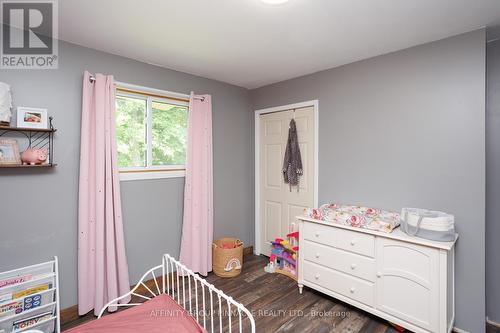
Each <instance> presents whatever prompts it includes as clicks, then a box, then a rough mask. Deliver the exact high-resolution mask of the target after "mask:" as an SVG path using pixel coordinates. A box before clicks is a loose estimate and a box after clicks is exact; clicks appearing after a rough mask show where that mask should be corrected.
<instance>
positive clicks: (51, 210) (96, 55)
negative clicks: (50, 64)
mask: <svg viewBox="0 0 500 333" xmlns="http://www.w3.org/2000/svg"><path fill="white" fill-rule="evenodd" d="M59 56H60V65H59V69H58V70H38V71H36V70H27V71H26V70H25V71H20V70H0V81H3V82H7V83H9V84H11V85H12V91H13V99H14V104H15V106H33V107H43V108H48V110H49V113H50V115H52V116H54V118H55V126H56V127H57V129H58V132H57V134H56V139H55V149H56V152H55V160H56V162H57V163H58V164H59V165H58V166H57V167H56V168H55V169H54V170H10V171H9V170H0V189H1V190H2V191H1V192H2V194H1V203H0V210H1V214H0V227H1V229H0V271H2V270H7V269H11V268H14V267H17V266H21V265H27V264H32V263H36V262H38V261H42V260H47V259H49V258H50V257H51V256H54V255H57V256H59V260H60V262H61V268H60V271H61V295H62V307H63V308H64V307H69V306H71V305H74V304H76V303H77V291H76V286H77V263H76V259H77V200H78V161H79V138H80V116H81V91H82V74H83V71H84V70H85V69H88V70H89V71H91V72H103V73H109V74H113V75H114V76H115V79H116V80H118V81H122V82H128V83H134V84H139V85H143V86H148V87H152V88H158V89H165V90H170V91H174V92H181V93H189V92H190V91H191V90H194V91H195V92H197V93H208V94H212V96H213V133H214V212H215V221H214V224H215V225H214V229H215V237H221V236H224V235H231V236H236V237H240V238H241V239H242V240H243V241H244V242H245V243H246V245H252V244H253V238H254V232H253V230H254V227H253V216H254V210H253V178H254V177H253V162H252V156H253V132H252V126H251V124H252V121H253V115H252V114H251V112H250V100H249V93H248V91H247V90H246V89H243V88H239V87H235V86H231V85H228V84H225V83H221V82H217V81H213V80H209V79H204V78H200V77H196V76H192V75H188V74H184V73H180V72H176V71H172V70H168V69H164V68H160V67H156V66H152V65H148V64H144V63H140V62H137V61H133V60H130V59H126V58H123V57H119V56H115V55H111V54H106V53H103V52H99V51H95V50H91V49H87V48H84V47H80V46H76V45H73V44H68V43H63V42H61V44H60V49H59ZM183 186H184V179H183V178H176V179H166V180H147V181H131V182H122V191H121V192H122V198H123V216H124V225H125V227H124V228H125V238H126V248H127V255H128V260H129V270H130V275H131V280H132V282H135V281H137V279H138V278H139V277H140V276H141V275H142V274H143V273H144V272H145V271H146V270H147V269H148V268H150V267H152V266H154V265H157V264H158V263H160V260H161V255H162V254H163V253H165V252H169V253H171V254H173V255H175V256H177V255H178V252H179V245H180V235H181V225H182V211H181V209H182V202H183Z"/></svg>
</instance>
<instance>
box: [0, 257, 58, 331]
mask: <svg viewBox="0 0 500 333" xmlns="http://www.w3.org/2000/svg"><path fill="white" fill-rule="evenodd" d="M59 312H60V305H59V269H58V262H57V257H54V259H53V260H51V261H47V262H43V263H40V264H36V265H31V266H26V267H22V268H18V269H14V270H11V271H7V272H1V273H0V333H18V332H26V331H29V330H37V331H40V332H44V333H54V332H55V333H59V332H60V331H61V328H60V327H61V323H60V315H59Z"/></svg>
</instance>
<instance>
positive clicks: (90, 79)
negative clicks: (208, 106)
mask: <svg viewBox="0 0 500 333" xmlns="http://www.w3.org/2000/svg"><path fill="white" fill-rule="evenodd" d="M89 81H90V82H91V83H94V82H95V76H90V77H89ZM117 90H122V91H124V92H131V93H139V94H143V95H147V96H152V97H159V98H165V99H173V100H176V101H182V102H189V99H184V98H176V97H171V96H162V95H156V94H149V93H145V92H142V91H137V90H131V89H120V88H117ZM194 99H197V100H200V101H202V102H204V101H205V97H198V96H194Z"/></svg>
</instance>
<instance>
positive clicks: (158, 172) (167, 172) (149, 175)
mask: <svg viewBox="0 0 500 333" xmlns="http://www.w3.org/2000/svg"><path fill="white" fill-rule="evenodd" d="M116 88H118V89H119V88H122V89H127V90H133V91H137V93H129V92H122V91H118V90H117V91H116V92H115V95H116V97H118V96H123V97H131V98H140V99H143V100H144V101H146V115H145V122H146V166H145V167H125V168H120V169H119V173H120V181H130V180H148V179H162V178H180V177H185V175H186V166H185V165H152V160H153V159H152V146H151V143H152V131H151V128H152V115H151V112H152V103H153V102H161V103H168V104H173V105H179V106H186V107H189V103H188V102H184V101H179V100H176V99H169V98H161V97H153V96H148V95H147V94H152V95H161V96H168V97H172V98H177V99H179V98H180V99H189V95H186V94H180V93H174V92H170V91H165V90H159V89H153V88H147V87H143V86H137V85H133V84H128V83H122V82H117V83H116ZM141 93H144V94H141ZM188 112H189V110H188Z"/></svg>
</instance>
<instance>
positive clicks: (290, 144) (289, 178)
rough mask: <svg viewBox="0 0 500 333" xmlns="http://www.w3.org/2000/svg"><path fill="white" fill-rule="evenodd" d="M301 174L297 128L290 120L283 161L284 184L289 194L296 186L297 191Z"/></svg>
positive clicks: (293, 121)
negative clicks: (287, 186)
mask: <svg viewBox="0 0 500 333" xmlns="http://www.w3.org/2000/svg"><path fill="white" fill-rule="evenodd" d="M303 172H304V171H303V170H302V158H301V156H300V147H299V139H298V137H297V127H296V125H295V120H294V119H292V120H290V127H289V129H288V141H287V144H286V151H285V160H284V161H283V176H284V178H285V183H286V184H289V185H290V192H291V191H292V186H297V192H298V191H299V180H300V179H299V178H300V176H302V174H303Z"/></svg>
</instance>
